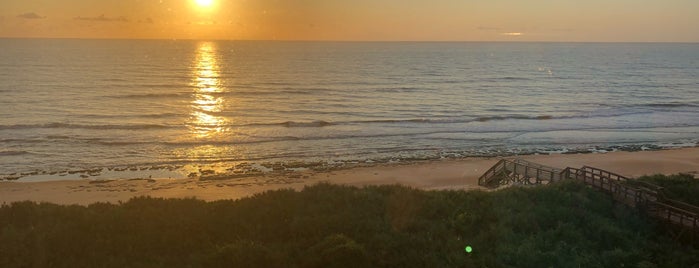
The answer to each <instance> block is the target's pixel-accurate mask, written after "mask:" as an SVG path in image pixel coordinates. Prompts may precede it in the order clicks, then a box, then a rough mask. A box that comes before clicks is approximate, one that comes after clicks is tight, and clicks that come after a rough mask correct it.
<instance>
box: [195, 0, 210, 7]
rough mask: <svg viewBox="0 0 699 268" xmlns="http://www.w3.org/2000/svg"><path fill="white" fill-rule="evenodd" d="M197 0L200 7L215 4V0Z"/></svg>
mask: <svg viewBox="0 0 699 268" xmlns="http://www.w3.org/2000/svg"><path fill="white" fill-rule="evenodd" d="M195 2H196V3H197V5H198V6H200V7H210V6H211V5H213V4H214V0H195Z"/></svg>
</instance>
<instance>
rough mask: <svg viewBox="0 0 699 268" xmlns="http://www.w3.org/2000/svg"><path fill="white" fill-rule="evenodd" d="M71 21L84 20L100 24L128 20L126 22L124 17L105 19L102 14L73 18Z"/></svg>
mask: <svg viewBox="0 0 699 268" xmlns="http://www.w3.org/2000/svg"><path fill="white" fill-rule="evenodd" d="M73 19H75V20H86V21H101V22H110V21H113V22H129V20H128V19H127V18H126V17H124V16H120V17H114V18H110V17H105V16H104V14H102V15H99V16H97V17H75V18H73Z"/></svg>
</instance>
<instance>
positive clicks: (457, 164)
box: [0, 147, 699, 205]
mask: <svg viewBox="0 0 699 268" xmlns="http://www.w3.org/2000/svg"><path fill="white" fill-rule="evenodd" d="M520 158H522V159H525V160H529V161H533V162H537V163H540V164H544V165H549V166H552V167H558V168H565V167H568V166H570V167H581V166H583V165H589V166H593V167H598V168H602V169H606V170H609V171H612V172H615V173H618V174H621V175H624V176H628V177H638V176H642V175H651V174H675V173H690V174H695V177H696V176H697V174H699V147H694V148H683V149H673V150H661V151H639V152H610V153H590V154H556V155H528V156H521V157H520ZM498 159H499V158H466V159H460V160H443V161H428V162H416V163H397V164H381V165H376V166H372V167H357V168H350V169H343V170H335V171H329V172H310V171H309V172H303V173H301V174H300V176H299V174H295V175H294V176H290V175H268V176H259V177H248V178H242V179H241V178H236V179H227V180H226V179H223V180H210V181H201V180H198V179H139V180H103V181H95V180H73V181H50V182H21V181H13V182H11V181H6V182H0V203H6V204H8V203H12V202H17V201H25V200H30V201H36V202H50V203H57V204H80V205H87V204H91V203H96V202H112V203H115V202H119V201H126V200H129V199H130V198H133V197H137V196H152V197H162V198H198V199H202V200H208V201H212V200H221V199H238V198H243V197H248V196H252V195H254V194H257V193H262V192H264V191H268V190H276V189H283V188H292V189H296V190H300V189H303V187H304V186H306V185H312V184H316V183H320V182H329V183H337V184H345V185H353V186H363V185H381V184H401V185H406V186H410V187H415V188H419V189H426V190H439V189H455V190H472V189H480V187H479V186H478V177H479V176H481V175H482V174H483V172H484V171H485V170H487V169H488V168H490V167H491V166H492V165H493V164H494V163H496V162H497V161H498Z"/></svg>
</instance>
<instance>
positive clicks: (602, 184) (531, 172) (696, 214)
mask: <svg viewBox="0 0 699 268" xmlns="http://www.w3.org/2000/svg"><path fill="white" fill-rule="evenodd" d="M564 179H574V180H578V181H581V182H583V183H585V184H587V185H589V186H591V187H593V188H595V189H597V190H600V191H602V192H605V193H607V194H609V195H610V196H611V197H612V198H613V199H614V200H615V201H617V202H619V203H622V204H625V205H627V206H629V207H633V208H638V209H640V210H642V211H645V212H646V213H647V214H648V215H649V216H651V217H654V218H656V219H660V220H663V221H666V222H669V223H671V224H675V225H678V226H682V227H685V228H689V229H691V230H693V231H694V232H696V233H699V207H696V206H693V205H690V204H687V203H684V202H680V201H677V200H672V199H668V198H666V197H665V196H664V194H663V192H662V190H663V188H662V187H660V186H657V185H654V184H650V183H645V182H641V181H637V180H632V179H629V178H626V177H624V176H622V175H619V174H616V173H613V172H609V171H606V170H602V169H599V168H594V167H589V166H584V167H582V168H579V169H577V168H571V167H568V168H565V169H563V170H560V169H556V168H553V167H547V166H544V165H539V164H536V163H532V162H529V161H524V160H520V159H514V160H513V159H502V160H500V161H498V162H497V163H496V164H495V165H493V167H491V168H490V169H488V171H486V172H485V173H484V174H483V175H482V176H481V177H480V178H479V179H478V184H479V185H481V186H485V187H489V188H497V187H499V186H502V185H507V184H524V185H537V184H547V183H553V182H557V181H561V180H564Z"/></svg>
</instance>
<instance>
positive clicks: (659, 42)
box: [0, 36, 699, 44]
mask: <svg viewBox="0 0 699 268" xmlns="http://www.w3.org/2000/svg"><path fill="white" fill-rule="evenodd" d="M0 39H33V40H36V39H52V40H105V41H106V40H123V41H200V42H201V41H204V42H219V41H225V42H308V43H311V42H317V43H579V44H586V43H587V44H699V41H552V40H527V41H524V40H328V39H298V40H297V39H217V38H212V39H203V38H100V37H12V36H0Z"/></svg>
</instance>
